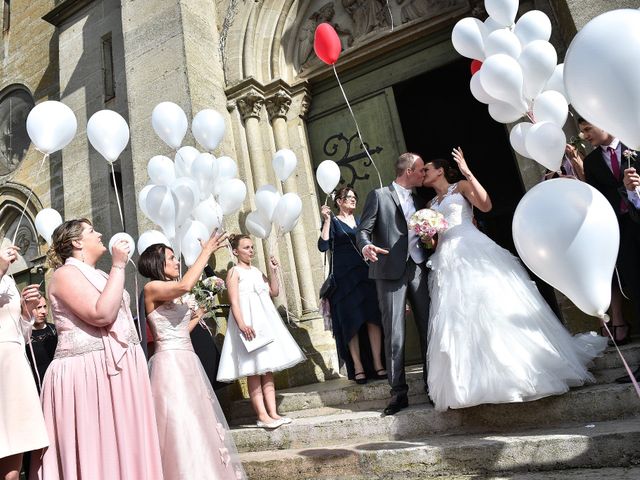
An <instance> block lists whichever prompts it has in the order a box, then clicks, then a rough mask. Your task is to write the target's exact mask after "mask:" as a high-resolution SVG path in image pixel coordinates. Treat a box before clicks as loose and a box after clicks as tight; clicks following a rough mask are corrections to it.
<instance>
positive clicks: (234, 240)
mask: <svg viewBox="0 0 640 480" xmlns="http://www.w3.org/2000/svg"><path fill="white" fill-rule="evenodd" d="M245 238H246V239H247V240H251V237H250V236H249V235H247V234H245V233H232V234H231V235H229V243H230V244H231V248H232V249H233V250H235V249H236V248H238V245H240V240H243V239H245Z"/></svg>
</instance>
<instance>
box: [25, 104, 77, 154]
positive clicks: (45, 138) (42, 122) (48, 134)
mask: <svg viewBox="0 0 640 480" xmlns="http://www.w3.org/2000/svg"><path fill="white" fill-rule="evenodd" d="M77 129H78V121H77V120H76V116H75V115H74V113H73V110H71V109H70V108H69V107H67V106H66V105H65V104H64V103H62V102H56V101H55V100H47V101H46V102H41V103H39V104H38V105H36V106H35V107H33V109H32V110H31V111H30V112H29V115H27V134H29V138H30V139H31V141H32V142H33V144H34V145H35V146H36V148H37V149H38V150H39V151H40V152H42V153H46V154H50V153H53V152H57V151H58V150H61V149H63V148H64V147H66V146H67V145H68V144H69V142H70V141H71V140H72V139H73V137H74V136H75V134H76V130H77Z"/></svg>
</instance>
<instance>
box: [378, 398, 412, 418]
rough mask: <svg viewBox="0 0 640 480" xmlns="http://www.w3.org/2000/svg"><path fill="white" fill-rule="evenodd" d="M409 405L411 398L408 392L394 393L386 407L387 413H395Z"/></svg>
mask: <svg viewBox="0 0 640 480" xmlns="http://www.w3.org/2000/svg"><path fill="white" fill-rule="evenodd" d="M408 406H409V399H408V398H407V395H406V394H401V395H394V396H393V397H391V401H390V402H389V404H388V405H387V406H386V408H385V409H384V414H385V415H395V414H396V413H398V412H399V411H400V410H402V409H403V408H407V407H408Z"/></svg>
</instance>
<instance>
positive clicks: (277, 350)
mask: <svg viewBox="0 0 640 480" xmlns="http://www.w3.org/2000/svg"><path fill="white" fill-rule="evenodd" d="M234 270H235V272H236V274H237V275H239V282H238V299H239V303H240V310H241V311H242V317H243V319H244V322H245V323H246V324H247V325H250V326H252V327H254V328H262V329H264V330H265V331H267V330H268V331H269V333H270V334H271V336H272V337H273V339H274V341H273V342H271V343H269V344H267V345H265V346H264V347H261V348H258V349H256V350H254V351H253V352H250V353H249V352H248V351H247V349H246V347H245V346H244V343H242V340H241V339H240V335H242V332H241V331H240V329H239V328H238V324H237V323H236V321H235V319H234V318H233V310H232V311H231V312H230V313H229V319H228V321H227V334H226V335H225V337H224V344H223V345H222V352H221V353H220V366H219V367H218V381H220V382H231V381H233V380H236V379H238V378H242V377H247V376H250V375H263V374H265V373H268V372H279V371H280V370H285V369H287V368H289V367H293V366H294V365H296V364H298V363H300V362H302V361H304V360H305V356H304V353H302V350H300V347H298V344H297V343H296V341H295V340H294V339H293V337H292V336H291V334H290V333H289V330H287V327H285V326H284V323H282V318H281V317H280V314H279V313H278V311H277V310H276V307H275V306H274V305H273V302H272V301H271V297H270V296H269V286H268V285H267V283H266V282H265V281H264V278H263V277H262V272H261V271H260V270H258V269H257V268H256V267H251V268H242V267H237V266H236V267H234Z"/></svg>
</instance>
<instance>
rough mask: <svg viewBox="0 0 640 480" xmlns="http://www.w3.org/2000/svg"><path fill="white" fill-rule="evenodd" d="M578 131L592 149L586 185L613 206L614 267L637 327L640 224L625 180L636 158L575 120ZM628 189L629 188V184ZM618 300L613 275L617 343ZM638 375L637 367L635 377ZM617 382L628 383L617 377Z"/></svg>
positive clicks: (620, 334) (624, 337) (623, 329)
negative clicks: (617, 243) (616, 228)
mask: <svg viewBox="0 0 640 480" xmlns="http://www.w3.org/2000/svg"><path fill="white" fill-rule="evenodd" d="M578 125H579V127H580V132H581V133H582V135H583V136H584V139H585V140H587V141H588V142H589V143H591V145H592V146H593V147H594V150H593V151H592V152H591V153H590V154H589V155H587V156H586V158H585V159H584V174H585V180H586V182H587V183H588V184H589V185H591V186H592V187H594V188H595V189H597V190H598V191H599V192H600V193H602V194H603V195H604V196H605V197H606V198H607V200H608V201H609V203H610V204H611V206H612V207H613V210H614V212H615V213H616V216H617V217H618V224H619V226H620V248H619V251H618V260H617V262H616V266H617V269H618V273H619V274H620V278H621V280H622V286H623V290H624V292H625V293H626V294H627V296H629V297H630V298H631V299H632V300H633V305H634V312H635V313H634V316H635V320H636V325H640V224H639V223H637V222H636V221H634V220H635V219H636V217H637V214H638V209H637V207H638V206H640V202H639V201H640V198H639V197H638V195H637V194H636V192H635V190H634V189H633V188H632V189H630V190H629V189H627V188H626V187H625V181H627V183H629V181H628V179H629V176H630V175H631V174H632V173H635V167H636V161H637V156H636V157H634V156H633V154H634V153H635V152H633V151H632V150H630V149H629V148H627V147H626V146H625V145H623V144H622V142H620V140H618V139H617V138H615V137H614V136H613V135H611V134H609V133H607V132H605V131H603V130H602V129H600V128H598V127H596V126H594V125H592V124H591V123H589V122H588V121H587V120H585V119H584V118H580V119H578ZM630 187H631V185H630ZM621 303H622V297H621V294H620V291H619V289H618V286H617V278H616V276H615V275H614V279H613V287H612V294H611V314H612V315H611V325H612V329H611V330H612V334H613V337H614V338H615V340H616V342H617V343H618V344H622V343H626V342H627V341H628V339H629V328H630V327H629V325H628V324H626V323H625V322H624V320H623V319H622V309H621ZM639 376H640V368H639V369H637V370H636V377H639ZM618 380H621V381H622V380H629V379H628V377H626V376H625V377H621V378H620V379H618Z"/></svg>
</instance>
